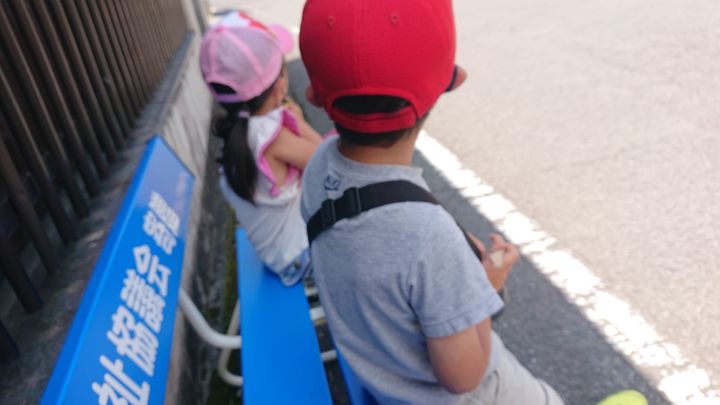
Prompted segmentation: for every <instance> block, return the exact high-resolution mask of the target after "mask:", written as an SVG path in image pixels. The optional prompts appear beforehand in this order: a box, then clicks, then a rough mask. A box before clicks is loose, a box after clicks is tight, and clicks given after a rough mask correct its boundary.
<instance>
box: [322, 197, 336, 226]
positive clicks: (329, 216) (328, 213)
mask: <svg viewBox="0 0 720 405" xmlns="http://www.w3.org/2000/svg"><path fill="white" fill-rule="evenodd" d="M334 203H335V201H333V200H331V199H329V198H328V199H327V200H325V201H323V202H322V204H321V205H320V223H321V224H322V229H327V228H330V227H332V226H333V225H335V222H337V217H336V216H335V204H334Z"/></svg>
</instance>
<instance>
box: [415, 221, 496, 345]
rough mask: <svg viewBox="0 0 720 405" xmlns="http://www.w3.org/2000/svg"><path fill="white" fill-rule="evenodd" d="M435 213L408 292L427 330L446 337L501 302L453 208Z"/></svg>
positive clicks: (431, 334)
mask: <svg viewBox="0 0 720 405" xmlns="http://www.w3.org/2000/svg"><path fill="white" fill-rule="evenodd" d="M440 210H442V209H440ZM436 219H437V220H436V221H432V222H433V225H432V226H431V228H430V229H427V232H425V235H423V238H422V239H423V240H422V243H421V246H422V254H421V257H420V258H419V260H418V262H417V265H416V267H415V269H414V271H412V272H411V274H410V276H409V279H408V294H409V302H410V305H411V307H412V308H413V311H414V312H415V315H416V316H417V318H418V321H419V323H420V325H421V327H422V330H423V333H424V334H425V335H426V336H428V337H446V336H450V335H454V334H456V333H459V332H461V331H463V330H465V329H467V328H468V327H470V326H472V325H475V324H477V323H480V322H482V321H483V320H485V319H487V318H488V317H490V316H491V315H493V314H494V313H496V312H497V311H499V310H500V309H501V308H502V306H503V302H502V300H501V299H500V297H499V296H498V294H497V292H496V291H495V289H494V288H493V286H492V285H491V284H490V281H489V280H488V278H487V275H486V274H485V269H484V268H483V266H482V264H481V263H480V261H479V260H478V259H477V257H476V256H475V254H474V253H473V251H472V249H471V248H470V246H468V242H467V240H466V239H465V237H464V236H463V234H462V231H461V230H460V227H459V226H458V225H457V224H456V223H455V222H454V221H453V219H452V217H450V214H448V213H447V212H445V211H444V210H442V215H438V217H437V218H436Z"/></svg>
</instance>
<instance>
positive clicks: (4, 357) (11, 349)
mask: <svg viewBox="0 0 720 405" xmlns="http://www.w3.org/2000/svg"><path fill="white" fill-rule="evenodd" d="M18 356H20V351H19V350H18V347H17V345H16V344H15V341H14V340H13V339H12V336H10V333H8V331H7V329H6V328H5V325H4V324H3V323H2V321H1V320H0V362H2V363H8V362H10V361H11V360H15V359H16V358H18Z"/></svg>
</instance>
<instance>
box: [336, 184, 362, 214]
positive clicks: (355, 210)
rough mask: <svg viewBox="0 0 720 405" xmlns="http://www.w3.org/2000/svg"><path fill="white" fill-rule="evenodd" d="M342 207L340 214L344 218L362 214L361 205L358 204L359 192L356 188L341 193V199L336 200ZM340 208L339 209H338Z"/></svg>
mask: <svg viewBox="0 0 720 405" xmlns="http://www.w3.org/2000/svg"><path fill="white" fill-rule="evenodd" d="M338 202H340V203H341V204H343V205H342V207H343V209H342V212H343V214H345V215H343V217H344V218H352V217H355V216H358V215H360V214H361V213H362V212H363V209H362V203H361V202H360V190H359V189H358V188H357V187H350V188H348V189H346V190H345V192H343V195H342V197H340V198H338ZM338 208H340V207H338Z"/></svg>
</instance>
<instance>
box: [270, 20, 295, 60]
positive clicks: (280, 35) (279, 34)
mask: <svg viewBox="0 0 720 405" xmlns="http://www.w3.org/2000/svg"><path fill="white" fill-rule="evenodd" d="M267 27H268V29H269V30H270V31H272V33H273V35H275V39H276V40H277V42H278V44H280V50H281V51H282V53H284V54H287V53H290V51H292V50H293V47H294V46H295V41H294V40H293V37H292V34H290V32H289V31H288V30H286V29H285V27H283V26H282V25H278V24H269V25H268V26H267Z"/></svg>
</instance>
